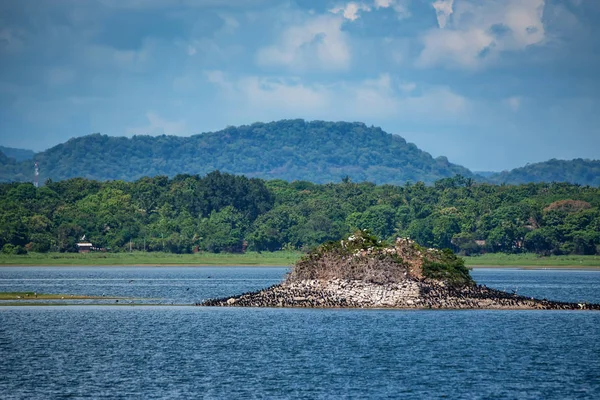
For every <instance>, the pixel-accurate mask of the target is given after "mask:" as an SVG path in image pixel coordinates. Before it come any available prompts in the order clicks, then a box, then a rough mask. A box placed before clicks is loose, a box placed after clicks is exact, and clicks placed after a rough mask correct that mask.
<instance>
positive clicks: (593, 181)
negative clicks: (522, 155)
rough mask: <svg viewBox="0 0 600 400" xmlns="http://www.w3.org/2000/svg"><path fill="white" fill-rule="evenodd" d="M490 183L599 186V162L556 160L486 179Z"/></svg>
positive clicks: (530, 165)
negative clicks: (561, 183)
mask: <svg viewBox="0 0 600 400" xmlns="http://www.w3.org/2000/svg"><path fill="white" fill-rule="evenodd" d="M487 179H488V180H489V181H490V182H492V183H508V184H515V185H517V184H521V183H530V182H534V183H538V182H568V183H575V184H579V185H589V186H600V160H583V159H581V158H577V159H575V160H556V159H552V160H549V161H545V162H540V163H535V164H528V165H526V166H524V167H521V168H515V169H513V170H511V171H504V172H501V173H498V174H495V175H492V176H490V177H488V178H487Z"/></svg>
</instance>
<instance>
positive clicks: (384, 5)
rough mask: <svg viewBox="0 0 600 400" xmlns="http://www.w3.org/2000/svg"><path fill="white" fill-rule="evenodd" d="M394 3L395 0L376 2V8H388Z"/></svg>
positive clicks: (376, 0)
mask: <svg viewBox="0 0 600 400" xmlns="http://www.w3.org/2000/svg"><path fill="white" fill-rule="evenodd" d="M393 3H394V0H375V7H376V8H388V7H389V6H391V5H392V4H393Z"/></svg>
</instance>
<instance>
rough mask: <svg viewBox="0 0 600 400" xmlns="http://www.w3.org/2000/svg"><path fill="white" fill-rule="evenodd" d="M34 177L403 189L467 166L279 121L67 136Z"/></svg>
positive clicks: (10, 170) (387, 137)
mask: <svg viewBox="0 0 600 400" xmlns="http://www.w3.org/2000/svg"><path fill="white" fill-rule="evenodd" d="M35 159H36V161H38V162H39V163H40V169H41V173H40V177H41V180H45V179H48V178H50V179H53V180H60V179H67V178H72V177H85V178H89V179H97V180H107V179H122V180H126V181H132V180H136V179H139V178H141V177H143V176H155V175H168V176H174V175H177V174H184V173H187V174H200V175H203V174H206V173H208V172H211V171H214V170H221V171H224V172H230V173H235V174H244V175H246V176H249V177H259V178H265V179H274V178H277V179H285V180H288V181H293V180H308V181H312V182H316V183H325V182H337V181H340V180H341V179H342V178H343V177H345V176H348V177H350V178H351V179H352V180H353V181H370V182H374V183H395V184H404V183H405V182H406V181H412V182H417V181H423V182H426V183H432V182H434V181H436V180H438V179H441V178H445V177H452V176H454V175H456V174H460V175H463V176H465V177H472V176H474V175H473V174H472V173H471V172H470V171H469V170H468V169H467V168H464V167H461V166H459V165H455V164H452V163H450V162H449V161H448V160H447V159H446V158H445V157H439V158H436V159H434V158H433V157H432V156H431V155H430V154H428V153H426V152H424V151H422V150H420V149H419V148H417V146H415V145H414V144H412V143H407V142H406V141H405V140H404V139H403V138H401V137H400V136H397V135H392V134H389V133H386V132H384V131H383V130H381V129H380V128H375V127H368V126H366V125H365V124H363V123H348V122H323V121H313V122H306V121H304V120H300V119H299V120H282V121H278V122H271V123H266V124H265V123H255V124H252V125H246V126H240V127H228V128H226V129H224V130H222V131H219V132H210V133H204V134H200V135H194V136H190V137H178V136H164V135H163V136H156V137H151V136H134V137H132V138H125V137H110V136H106V135H100V134H93V135H89V136H84V137H80V138H75V139H70V140H69V141H67V142H66V143H63V144H60V145H58V146H55V147H53V148H51V149H48V150H46V151H44V152H41V153H38V154H37V155H36V156H35ZM18 167H19V168H17V165H3V166H2V172H1V173H0V176H1V178H2V179H3V180H5V181H6V180H14V179H19V180H20V178H22V176H27V171H31V169H32V166H31V162H27V163H21V164H19V165H18Z"/></svg>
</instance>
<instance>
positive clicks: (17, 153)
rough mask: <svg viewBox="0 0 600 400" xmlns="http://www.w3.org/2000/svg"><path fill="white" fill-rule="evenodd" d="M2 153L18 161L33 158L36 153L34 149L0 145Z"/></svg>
mask: <svg viewBox="0 0 600 400" xmlns="http://www.w3.org/2000/svg"><path fill="white" fill-rule="evenodd" d="M0 153H2V154H4V155H5V156H6V157H9V158H14V159H15V160H16V161H25V160H31V159H32V158H33V156H34V155H35V152H34V151H33V150H27V149H15V148H13V147H4V146H0Z"/></svg>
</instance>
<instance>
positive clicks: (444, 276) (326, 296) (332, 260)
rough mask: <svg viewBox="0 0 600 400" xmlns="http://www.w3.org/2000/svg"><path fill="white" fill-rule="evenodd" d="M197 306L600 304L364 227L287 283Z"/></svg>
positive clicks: (307, 262) (308, 260) (310, 260)
mask: <svg viewBox="0 0 600 400" xmlns="http://www.w3.org/2000/svg"><path fill="white" fill-rule="evenodd" d="M198 305H202V306H223V307H308V308H398V309H546V310H547V309H552V310H581V309H585V310H588V309H591V310H600V304H589V303H581V304H578V303H566V302H557V301H549V300H546V299H543V300H540V299H534V298H531V297H524V296H519V295H517V294H514V293H507V292H503V291H500V290H496V289H491V288H488V287H485V286H479V285H476V284H475V283H474V282H473V280H472V279H471V277H470V275H469V273H468V270H467V269H466V268H465V267H464V264H463V262H462V260H461V259H460V258H458V257H456V256H455V255H454V254H453V253H452V252H449V251H439V250H436V249H425V248H422V247H420V246H418V245H417V244H415V243H414V242H413V241H411V240H408V239H398V240H397V241H396V242H395V244H394V245H393V246H387V245H385V244H382V243H381V242H379V241H377V240H376V238H374V237H372V236H370V235H368V233H366V232H357V233H355V234H354V235H352V236H351V237H350V238H349V239H348V241H341V242H340V243H339V244H335V243H329V244H326V245H324V246H322V247H321V248H319V249H317V250H316V251H315V252H313V253H311V254H309V255H308V256H306V257H305V258H303V259H302V260H300V261H299V262H298V263H297V264H296V265H295V266H294V268H293V270H292V272H291V273H290V274H289V276H288V277H287V279H286V280H285V281H284V282H282V283H281V284H278V285H274V286H271V287H270V288H266V289H263V290H260V291H256V292H250V293H244V294H242V295H239V296H234V297H226V298H222V299H210V300H206V301H204V302H202V303H200V304H198Z"/></svg>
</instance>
